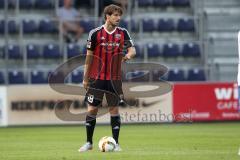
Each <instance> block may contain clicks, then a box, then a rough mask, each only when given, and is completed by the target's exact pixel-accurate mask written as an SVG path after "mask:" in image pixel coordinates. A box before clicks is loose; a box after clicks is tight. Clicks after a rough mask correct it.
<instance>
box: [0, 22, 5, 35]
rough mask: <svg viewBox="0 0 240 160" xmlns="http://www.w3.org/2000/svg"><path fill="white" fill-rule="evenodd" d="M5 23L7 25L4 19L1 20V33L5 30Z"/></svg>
mask: <svg viewBox="0 0 240 160" xmlns="http://www.w3.org/2000/svg"><path fill="white" fill-rule="evenodd" d="M4 25H5V22H4V20H1V21H0V34H4V31H5V29H4V28H5V27H4Z"/></svg>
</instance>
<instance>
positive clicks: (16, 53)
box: [0, 44, 86, 59]
mask: <svg viewBox="0 0 240 160" xmlns="http://www.w3.org/2000/svg"><path fill="white" fill-rule="evenodd" d="M5 50H6V49H5V47H3V48H2V54H0V57H1V58H4V57H5V56H6V53H5V52H6V51H5ZM24 50H25V51H26V54H27V58H28V59H38V58H47V59H48V58H49V59H51V58H62V57H63V52H64V51H61V49H60V46H59V45H58V44H46V45H43V46H40V45H36V44H28V45H26V48H24ZM66 52H67V57H68V58H70V57H74V56H77V55H79V54H85V53H86V48H85V47H81V46H79V45H75V44H68V45H67V46H66ZM7 53H8V58H9V59H22V58H23V48H21V47H20V46H19V45H9V46H8V47H7Z"/></svg>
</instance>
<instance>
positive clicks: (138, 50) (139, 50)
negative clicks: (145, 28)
mask: <svg viewBox="0 0 240 160" xmlns="http://www.w3.org/2000/svg"><path fill="white" fill-rule="evenodd" d="M135 49H136V58H143V57H144V53H143V48H141V47H140V45H139V44H135Z"/></svg>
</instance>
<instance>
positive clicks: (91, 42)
mask: <svg viewBox="0 0 240 160" xmlns="http://www.w3.org/2000/svg"><path fill="white" fill-rule="evenodd" d="M96 34H97V32H96V31H95V30H91V31H90V32H89V35H88V39H87V49H88V50H91V51H93V50H94V49H95V47H96V41H97V38H96V37H97V36H96Z"/></svg>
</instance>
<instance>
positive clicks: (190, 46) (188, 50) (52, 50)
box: [0, 43, 201, 59]
mask: <svg viewBox="0 0 240 160" xmlns="http://www.w3.org/2000/svg"><path fill="white" fill-rule="evenodd" d="M144 47H146V52H147V56H148V57H149V58H152V57H153V58H154V57H160V56H162V57H166V58H171V57H172V58H174V57H178V56H183V57H200V56H201V50H200V46H199V44H196V43H185V44H183V45H179V44H173V43H167V44H163V45H162V46H161V45H159V44H156V43H149V44H146V45H139V44H136V45H135V48H136V53H137V54H136V57H138V58H143V57H144ZM24 51H25V52H24ZM5 52H6V49H5V47H3V48H2V52H1V53H2V54H1V53H0V58H4V57H5V56H6V53H5ZM65 52H66V54H67V57H68V58H71V57H74V56H78V55H80V54H83V55H84V54H86V47H85V46H79V45H77V44H68V45H67V46H66V49H65V50H64V51H62V50H61V48H60V46H59V45H58V44H51V43H50V44H46V45H43V46H40V45H36V44H28V45H26V47H25V48H21V47H20V46H19V45H9V46H7V53H8V58H9V59H22V58H23V53H26V55H27V58H28V59H39V58H47V59H51V58H52V59H54V58H62V57H63V54H64V53H65Z"/></svg>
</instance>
